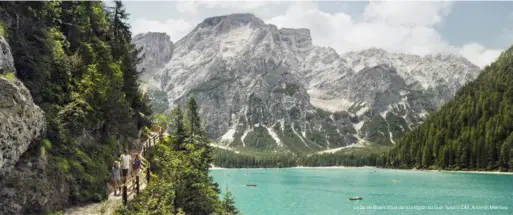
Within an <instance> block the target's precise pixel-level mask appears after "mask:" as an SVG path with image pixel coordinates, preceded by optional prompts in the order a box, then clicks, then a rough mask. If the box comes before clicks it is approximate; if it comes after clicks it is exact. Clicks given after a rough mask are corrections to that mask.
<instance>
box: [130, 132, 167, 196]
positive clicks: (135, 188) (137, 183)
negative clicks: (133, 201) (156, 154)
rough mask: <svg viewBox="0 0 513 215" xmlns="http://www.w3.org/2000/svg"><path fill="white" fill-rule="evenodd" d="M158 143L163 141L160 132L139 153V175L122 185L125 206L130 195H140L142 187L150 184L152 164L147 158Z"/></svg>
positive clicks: (151, 137)
mask: <svg viewBox="0 0 513 215" xmlns="http://www.w3.org/2000/svg"><path fill="white" fill-rule="evenodd" d="M157 141H161V136H160V132H159V133H158V134H155V135H152V136H150V137H149V138H148V139H147V140H146V141H145V142H144V144H143V145H142V149H141V152H140V153H139V159H140V160H141V166H140V167H139V172H138V173H137V175H135V176H134V177H131V178H130V179H128V180H127V181H125V182H124V183H123V184H121V185H120V186H121V188H122V199H123V204H124V205H127V204H128V196H129V195H131V194H134V193H135V195H138V194H139V192H140V191H141V186H142V185H144V184H146V185H148V184H149V183H150V174H151V163H150V161H148V160H147V159H146V158H145V157H149V148H150V147H153V146H155V145H156V144H157ZM132 171H133V170H132ZM142 179H144V180H142ZM130 185H132V189H131V190H129V186H130Z"/></svg>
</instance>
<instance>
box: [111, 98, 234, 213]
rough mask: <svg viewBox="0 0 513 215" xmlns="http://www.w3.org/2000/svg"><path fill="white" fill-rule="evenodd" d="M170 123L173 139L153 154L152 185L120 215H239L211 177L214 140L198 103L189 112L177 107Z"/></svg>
mask: <svg viewBox="0 0 513 215" xmlns="http://www.w3.org/2000/svg"><path fill="white" fill-rule="evenodd" d="M184 112H185V113H184ZM166 121H167V123H168V124H169V128H168V131H169V134H170V136H169V137H164V138H163V141H162V142H161V143H159V144H157V145H156V147H155V148H153V149H152V151H151V154H152V155H151V157H150V162H151V163H152V172H153V173H155V174H153V177H152V179H151V181H152V183H150V184H149V185H148V187H147V188H146V189H145V190H144V191H143V192H142V193H141V195H138V196H137V197H136V198H135V199H134V200H132V201H131V202H130V203H129V205H128V207H120V208H119V209H118V211H117V212H116V214H126V215H129V214H155V215H157V214H158V215H160V214H223V215H235V214H238V210H237V208H235V206H234V199H233V197H232V196H231V193H230V192H229V191H226V193H225V194H224V199H223V200H220V199H219V198H218V194H219V193H220V190H219V188H218V186H217V184H215V183H214V182H213V179H212V177H211V176H209V175H208V167H209V164H210V163H211V162H212V151H211V148H210V146H209V143H210V140H209V139H208V138H207V136H206V133H205V131H204V129H203V128H202V126H201V119H200V117H199V110H198V106H197V104H196V102H195V101H194V99H192V98H191V99H189V102H188V103H187V107H186V108H185V109H181V108H179V107H175V108H174V109H173V112H172V114H171V117H170V119H169V120H166Z"/></svg>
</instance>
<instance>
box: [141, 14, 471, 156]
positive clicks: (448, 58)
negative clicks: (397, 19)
mask: <svg viewBox="0 0 513 215" xmlns="http://www.w3.org/2000/svg"><path fill="white" fill-rule="evenodd" d="M136 37H138V38H141V40H140V41H146V40H144V39H143V38H144V37H147V36H146V35H138V36H136ZM158 41H160V40H150V42H143V43H139V44H138V45H139V46H140V47H143V48H145V47H146V46H151V47H153V46H155V45H156V44H157V45H156V46H165V43H162V42H158ZM146 43H148V44H146ZM159 43H162V44H161V45H158V44H159ZM151 60H152V59H148V58H145V61H146V65H148V64H150V65H153V64H151V63H149V62H150V61H151ZM159 65H164V66H157V65H156V66H155V67H154V69H153V70H152V71H147V72H149V73H151V74H154V75H153V76H152V78H150V80H151V81H150V82H149V88H151V89H153V90H154V91H155V92H161V93H165V94H164V95H165V96H160V98H162V99H163V100H167V101H165V102H167V103H169V106H173V105H176V104H183V103H184V102H185V101H186V99H187V98H188V97H189V96H194V98H196V100H197V101H198V103H199V105H200V107H201V111H202V114H203V116H204V117H205V124H206V129H207V133H208V134H209V136H210V137H212V138H216V139H218V140H219V141H221V142H222V143H224V144H225V145H228V146H230V147H250V148H256V149H262V150H273V151H308V152H312V151H321V150H326V149H333V148H340V147H344V146H349V145H351V144H355V143H358V142H360V143H362V142H365V141H371V142H376V143H381V144H391V143H393V142H394V138H396V137H398V136H399V135H401V134H402V133H403V132H405V131H408V130H409V129H411V128H412V127H413V126H416V125H418V124H419V123H420V122H421V121H422V120H423V118H424V117H426V116H427V115H428V113H429V112H430V111H434V110H436V109H437V107H438V106H440V104H442V103H444V102H446V101H447V100H449V99H450V98H452V96H453V95H454V93H455V91H456V90H457V89H458V88H459V87H461V86H462V85H463V84H464V83H466V82H467V81H469V80H473V79H474V78H476V77H477V75H478V74H479V71H480V69H479V68H478V67H477V66H475V65H473V64H471V63H470V62H468V61H467V60H466V59H464V58H461V57H458V56H454V55H436V56H425V57H420V56H415V55H407V54H391V53H387V52H385V51H383V50H380V49H367V50H363V51H360V52H350V53H346V54H343V55H339V54H338V53H336V51H335V50H333V49H331V48H326V47H318V46H314V45H313V44H312V38H311V36H310V31H309V30H308V29H289V28H282V29H279V28H277V27H276V26H274V25H271V24H265V23H264V22H263V21H262V20H261V19H259V18H257V17H255V16H253V15H251V14H232V15H228V16H219V17H212V18H207V19H205V20H204V21H203V22H202V23H200V24H199V25H198V26H196V28H195V29H193V30H192V31H191V32H190V33H189V34H188V35H186V36H185V37H184V38H182V39H181V40H179V41H177V42H176V43H175V44H174V49H173V51H172V56H171V58H170V60H169V61H168V62H167V63H166V64H159Z"/></svg>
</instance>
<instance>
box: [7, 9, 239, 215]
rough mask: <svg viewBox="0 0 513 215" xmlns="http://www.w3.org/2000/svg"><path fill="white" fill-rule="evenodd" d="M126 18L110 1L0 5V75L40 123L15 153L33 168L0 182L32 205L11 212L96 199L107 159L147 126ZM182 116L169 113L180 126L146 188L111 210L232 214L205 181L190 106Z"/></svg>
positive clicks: (206, 158)
mask: <svg viewBox="0 0 513 215" xmlns="http://www.w3.org/2000/svg"><path fill="white" fill-rule="evenodd" d="M128 16H129V14H128V13H127V12H126V11H125V9H124V6H123V4H122V3H121V2H120V1H115V2H101V1H80V2H73V1H38V2H25V1H22V2H0V21H1V22H0V34H1V36H2V37H4V38H5V39H6V40H7V41H8V43H9V46H10V49H11V52H12V55H13V59H14V64H15V68H16V72H14V71H7V72H8V73H7V75H9V77H11V76H15V77H17V78H18V79H20V80H21V81H22V82H23V83H24V85H26V87H27V88H28V89H29V90H30V93H31V95H32V97H33V100H34V102H35V103H36V104H37V105H38V106H40V107H41V109H42V110H43V111H44V113H45V117H46V121H47V126H46V132H45V133H44V134H43V137H41V140H40V141H37V142H35V143H33V144H32V145H31V146H30V149H29V150H28V151H27V152H25V154H24V156H27V157H29V158H34V159H33V160H35V159H37V160H38V161H37V162H41V163H43V168H42V169H35V167H33V168H32V170H31V171H30V172H31V173H33V174H30V175H27V174H25V175H23V174H11V175H8V176H7V177H6V178H5V179H1V178H0V183H1V187H3V188H6V189H10V190H11V191H13V192H14V193H17V195H18V196H19V198H23V199H36V200H37V201H36V200H35V201H32V200H31V201H30V202H29V203H27V204H24V205H23V206H22V207H23V208H20V209H16V210H17V211H18V212H20V213H22V214H42V213H43V212H46V211H55V210H62V209H64V208H67V207H70V206H73V205H77V204H84V203H90V202H97V201H103V200H105V199H106V198H107V195H108V190H107V189H106V184H107V183H109V181H110V179H111V177H112V176H111V175H110V168H111V166H112V163H113V161H115V160H117V159H119V155H120V154H121V152H122V151H123V149H131V148H134V147H136V146H134V143H136V142H137V140H138V138H139V136H143V138H144V135H140V134H142V133H144V132H141V131H148V129H147V127H150V126H151V124H152V120H151V118H152V117H151V116H152V111H151V107H149V105H148V104H149V102H148V98H147V96H146V95H145V94H143V93H142V92H141V91H140V90H139V82H138V79H139V75H140V74H141V72H142V71H140V70H138V69H137V64H138V63H139V62H140V60H141V57H142V56H141V54H140V53H141V50H139V49H136V48H135V47H134V45H132V41H131V40H132V33H131V31H130V26H129V25H128V22H127V20H128ZM184 110H185V109H184ZM186 110H187V111H185V113H182V112H181V109H176V112H177V114H179V116H176V115H174V116H175V117H174V118H173V119H179V120H178V121H177V120H170V122H173V123H174V125H178V124H180V128H179V129H178V130H177V132H170V133H172V134H173V135H172V136H173V137H172V138H167V139H166V140H165V141H164V142H163V143H162V144H159V145H158V147H157V148H156V149H154V151H155V153H154V156H153V157H152V161H153V163H154V164H156V170H155V174H153V177H154V178H153V181H154V183H151V184H150V185H149V187H148V188H147V191H145V192H144V193H143V194H142V195H141V196H140V197H138V200H137V201H134V202H133V204H131V205H130V207H128V208H126V209H123V210H120V211H119V213H122V214H176V213H181V212H184V213H186V214H210V213H212V212H216V213H217V212H219V213H221V212H223V214H236V209H235V208H234V206H233V198H232V197H231V196H230V195H225V200H223V201H221V200H219V199H218V193H219V190H218V188H217V185H215V184H214V183H213V182H212V179H211V178H210V177H209V176H208V163H210V162H211V156H210V149H209V148H208V147H207V146H206V144H207V142H208V139H206V137H205V135H204V132H203V131H202V130H201V129H200V126H201V125H200V119H199V116H198V107H197V105H196V104H195V102H194V100H191V102H189V103H188V106H187V109H186ZM154 118H155V117H154ZM157 118H158V117H157ZM190 137H194V138H190ZM20 171H21V170H20ZM27 189H29V190H27ZM10 198H11V197H10ZM155 199H158V200H159V201H154V200H155ZM4 200H5V199H3V200H2V202H0V203H1V204H3V203H4V202H3V201H4ZM145 200H146V201H145ZM4 209H6V210H7V208H4ZM136 211H137V213H135V212H136ZM18 212H14V213H18ZM139 212H140V213H139ZM6 213H7V214H11V213H13V211H6Z"/></svg>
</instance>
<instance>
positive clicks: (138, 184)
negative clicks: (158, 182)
mask: <svg viewBox="0 0 513 215" xmlns="http://www.w3.org/2000/svg"><path fill="white" fill-rule="evenodd" d="M159 139H160V138H159V133H152V135H151V137H150V138H148V140H146V141H145V142H144V144H143V145H142V147H141V149H140V150H139V151H138V153H139V157H140V158H141V169H140V171H139V173H138V174H137V175H136V176H134V177H131V178H130V179H128V181H127V182H126V183H124V184H122V185H121V186H122V190H123V191H122V193H121V195H114V192H113V191H112V192H110V193H109V196H108V199H107V200H105V201H103V202H99V203H92V204H87V205H84V206H78V207H73V208H69V209H66V210H65V211H64V214H65V215H104V214H112V213H113V212H114V211H115V210H116V208H118V207H119V206H120V205H122V204H127V203H128V201H130V200H132V199H133V198H134V197H135V196H136V195H137V194H138V193H139V192H141V191H143V190H144V188H146V185H147V184H148V182H149V179H150V175H149V174H150V162H149V161H148V160H147V159H146V158H144V157H148V149H149V148H150V147H152V146H154V145H155V144H156V143H157V141H158V140H159ZM118 193H119V192H118Z"/></svg>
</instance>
